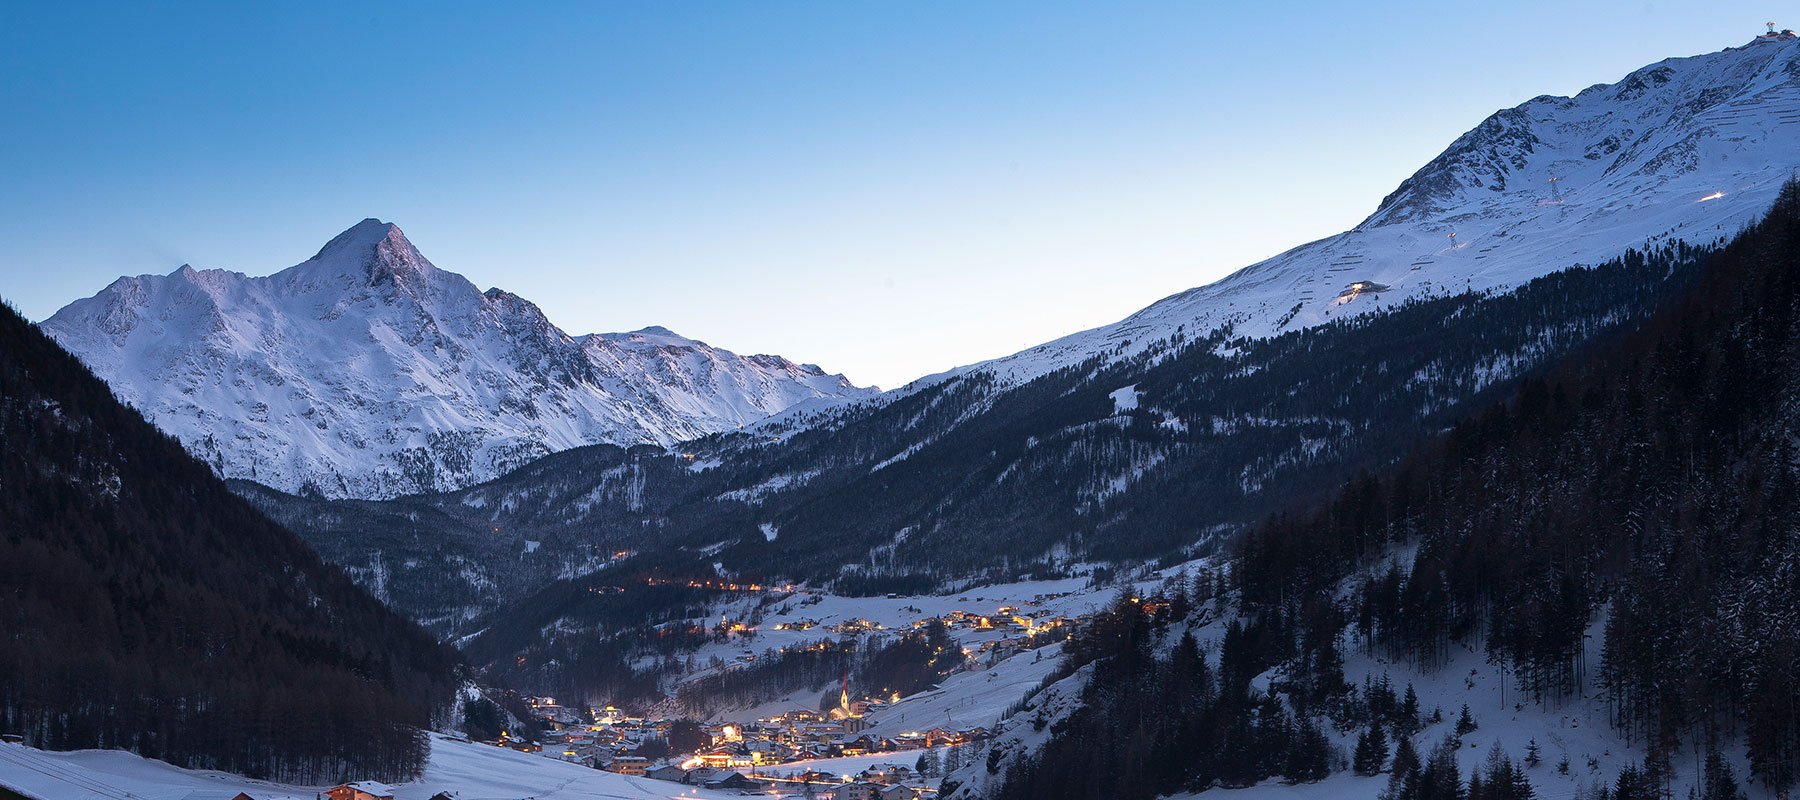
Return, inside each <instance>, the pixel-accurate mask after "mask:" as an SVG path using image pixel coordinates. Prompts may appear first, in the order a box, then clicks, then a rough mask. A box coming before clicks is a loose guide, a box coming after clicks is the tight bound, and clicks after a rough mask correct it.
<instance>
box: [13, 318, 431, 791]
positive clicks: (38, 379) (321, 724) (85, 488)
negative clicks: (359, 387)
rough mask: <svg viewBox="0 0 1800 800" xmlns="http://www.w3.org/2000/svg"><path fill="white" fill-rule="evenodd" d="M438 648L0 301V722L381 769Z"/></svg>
mask: <svg viewBox="0 0 1800 800" xmlns="http://www.w3.org/2000/svg"><path fill="white" fill-rule="evenodd" d="M458 664H459V659H458V657H457V656H456V654H455V653H454V652H453V651H451V650H449V649H448V648H446V647H444V646H442V645H439V644H437V643H436V642H435V641H433V639H432V638H431V637H430V636H429V635H428V634H427V633H425V631H423V630H422V629H420V628H419V627H417V626H416V625H415V624H413V623H411V622H409V621H407V620H406V619H404V618H402V617H400V616H398V615H397V614H395V613H393V612H391V611H389V610H388V609H387V608H385V607H384V606H382V605H381V603H379V602H378V601H376V600H375V599H374V598H373V597H371V596H370V595H369V594H368V593H367V592H366V591H364V590H362V589H361V588H359V587H357V586H356V585H355V584H354V583H352V582H351V580H350V579H349V578H348V577H347V576H346V575H344V573H343V572H341V571H340V570H338V569H337V568H336V567H332V566H329V565H327V564H325V563H324V562H323V561H321V560H320V559H319V557H318V556H317V555H316V554H315V553H314V552H313V551H312V549H311V548H309V547H308V546H307V544H306V543H305V542H304V541H302V540H301V539H300V538H299V537H297V536H295V535H294V534H293V533H291V532H290V531H288V530H286V529H283V528H282V527H280V526H279V525H277V524H275V523H274V522H271V521H270V520H269V519H268V518H266V517H264V516H263V515H262V514H260V513H258V512H257V511H256V510H255V509H254V508H253V507H252V506H250V504H249V503H247V502H245V501H243V500H242V499H240V498H239V497H237V496H236V495H234V494H232V493H231V491H230V490H229V489H228V488H227V487H226V486H225V485H224V484H223V483H222V482H221V481H219V480H218V479H217V478H216V477H214V475H213V473H212V471H211V470H210V469H209V468H208V467H207V466H206V465H205V464H203V463H201V462H199V461H197V460H195V459H194V458H193V457H192V456H190V455H188V453H187V452H186V451H184V450H183V449H182V447H181V445H180V444H179V443H178V442H177V441H175V440H174V439H173V438H170V437H169V436H166V435H164V434H162V433H160V432H158V431H157V430H156V429H155V428H154V427H152V426H151V425H150V424H149V423H148V422H146V421H145V420H144V419H143V417H142V416H140V415H139V414H138V413H137V412H136V411H133V410H131V409H130V408H127V407H126V406H125V405H123V404H121V403H120V402H119V401H118V400H117V399H115V398H114V396H113V394H112V392H111V391H110V390H108V388H107V386H106V385H105V384H104V383H102V382H101V381H100V380H99V379H98V378H96V377H94V376H93V374H92V373H90V372H88V370H87V369H86V368H85V367H83V366H82V364H81V362H80V361H79V360H77V359H76V358H75V357H74V356H72V355H70V354H69V353H67V352H66V351H64V350H63V349H62V348H60V347H58V346H57V345H56V343H55V342H53V341H52V340H51V339H50V338H49V337H48V336H46V335H44V334H43V333H42V332H41V331H39V330H38V329H37V328H36V326H33V325H32V324H31V323H29V322H27V321H25V320H24V319H23V318H21V317H20V316H19V315H18V314H17V313H16V312H14V311H13V310H12V309H11V308H10V307H8V308H5V309H3V310H0V731H4V732H8V733H15V732H16V733H19V734H22V735H23V736H24V737H25V740H26V742H27V743H28V744H31V745H33V746H37V747H42V748H46V749H55V750H66V749H81V748H115V749H125V750H132V751H134V752H137V753H140V754H142V755H145V756H149V757H153V758H159V759H162V760H165V761H168V762H170V763H172V764H176V765H179V766H186V767H195V768H208V769H221V770H227V771H232V772H238V773H241V774H244V775H248V776H252V777H262V778H271V779H276V780H281V781H287V782H300V783H321V782H326V781H333V780H339V779H343V778H370V777H373V778H382V779H400V778H404V777H407V776H411V775H415V774H417V772H418V771H419V769H420V768H421V767H422V766H423V764H424V760H425V757H426V754H427V748H426V743H425V740H424V736H423V734H422V733H421V729H422V728H426V727H429V726H430V725H431V723H432V722H433V718H434V716H439V715H442V714H445V713H446V712H447V710H448V707H449V704H450V702H451V695H452V690H453V689H454V687H455V686H456V684H457V678H456V673H457V671H458V669H459V666H458Z"/></svg>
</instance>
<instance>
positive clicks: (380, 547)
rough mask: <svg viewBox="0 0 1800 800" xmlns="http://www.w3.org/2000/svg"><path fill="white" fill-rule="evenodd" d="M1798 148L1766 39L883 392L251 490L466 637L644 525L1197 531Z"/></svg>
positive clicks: (1335, 459) (1670, 290) (1319, 472)
mask: <svg viewBox="0 0 1800 800" xmlns="http://www.w3.org/2000/svg"><path fill="white" fill-rule="evenodd" d="M1797 163H1800V43H1796V42H1795V41H1793V40H1791V39H1782V40H1773V41H1762V40H1758V41H1755V42H1752V43H1750V44H1748V45H1745V46H1742V47H1736V48H1729V49H1726V50H1723V51H1720V52H1717V53H1711V54H1706V55H1701V56H1694V57H1690V58H1680V59H1670V60H1666V61H1662V62H1659V63H1657V64H1653V65H1650V66H1647V67H1644V68H1642V69H1639V70H1637V71H1635V72H1633V73H1631V74H1630V75H1628V76H1626V77H1625V78H1624V79H1623V80H1621V81H1620V82H1618V83H1616V84H1612V85H1602V86H1595V87H1592V88H1589V89H1587V90H1585V91H1583V92H1581V93H1579V94H1578V95H1577V96H1575V97H1569V98H1555V97H1542V98H1538V99H1535V100H1532V101H1530V102H1528V103H1525V104H1523V105H1521V106H1519V107H1517V108H1514V109H1509V110H1506V111H1502V112H1499V113H1497V114H1495V115H1493V116H1492V117H1490V118H1489V119H1487V120H1486V121H1483V122H1482V123H1481V124H1480V125H1478V126H1476V127H1475V129H1473V130H1471V131H1470V132H1469V133H1467V134H1465V135H1463V136H1462V137H1459V138H1458V139H1457V140H1456V141H1455V142H1454V143H1452V144H1451V145H1450V147H1449V148H1448V149H1447V150H1445V151H1444V153H1443V154H1441V155H1439V156H1438V157H1437V158H1435V159H1432V160H1431V161H1430V163H1428V164H1426V165H1425V166H1424V167H1423V168H1421V169H1420V170H1419V171H1418V172H1417V173H1416V174H1414V175H1413V176H1412V177H1410V178H1408V179H1407V180H1406V181H1404V182H1403V183H1402V184H1401V185H1400V187H1399V188H1398V189H1397V190H1396V191H1395V192H1393V193H1392V194H1390V195H1389V196H1388V197H1387V198H1386V199H1384V200H1383V201H1382V202H1381V203H1380V204H1379V206H1378V208H1377V210H1376V211H1375V213H1373V214H1372V215H1371V216H1370V217H1369V218H1368V219H1367V220H1365V221H1364V222H1363V223H1362V224H1361V225H1359V226H1357V227H1356V228H1355V229H1353V230H1351V231H1348V232H1345V233H1342V234H1339V235H1337V236H1333V237H1330V238H1327V239H1323V240H1320V241H1318V242H1314V243H1311V244H1307V245H1303V246H1301V247H1298V248H1295V249H1294V250H1292V251H1289V252H1287V253H1284V254H1282V255H1279V256H1277V257H1275V258H1273V259H1270V260H1268V261H1265V262H1263V263H1260V264H1257V265H1253V266H1251V267H1248V268H1246V269H1244V270H1242V271H1240V272H1238V273H1235V274H1233V275H1232V276H1230V277H1227V278H1225V279H1224V280H1222V281H1219V282H1217V283H1215V284H1212V285H1209V286H1205V287H1201V288H1198V289H1194V290H1190V291H1188V292H1184V293H1182V294H1179V295H1176V296H1173V297H1170V298H1167V299H1165V300H1163V301H1161V302H1159V303H1156V304H1154V305H1152V306H1150V307H1149V308H1146V309H1145V310H1143V311H1141V312H1139V313H1137V314H1135V315H1133V316H1131V317H1130V318H1127V319H1126V320H1123V321H1121V322H1119V323H1117V324H1114V325H1110V326H1106V327H1103V328H1099V329H1095V330H1092V331H1087V332H1083V333H1077V334H1074V335H1071V336H1068V337H1065V338H1063V339H1060V340H1057V341H1055V342H1050V343H1047V344H1045V345H1043V346H1040V347H1037V348H1032V349H1030V350H1027V351H1025V352H1021V353H1018V354H1016V355H1013V356H1009V357H1006V358H1001V359H998V360H995V361H990V362H984V363H981V364H974V365H970V366H967V367H963V368H959V369H957V370H952V371H950V372H947V373H943V374H940V375H935V376H930V377H928V378H925V379H921V380H919V381H915V382H913V383H911V384H909V385H907V386H903V387H900V388H898V389H894V390H891V391H889V392H886V393H884V394H882V395H881V396H880V397H878V398H875V399H873V400H869V401H865V402H858V403H849V404H842V405H839V406H836V407H831V408H823V409H820V408H812V407H808V406H801V407H799V408H797V409H795V410H792V411H789V412H786V413H783V414H780V415H777V416H775V417H771V418H769V419H767V420H763V421H761V422H758V423H756V424H754V425H752V426H749V427H748V428H747V429H745V430H743V431H741V432H730V433H722V434H716V435H712V436H708V437H704V438H700V439H696V440H691V441H688V442H684V443H682V444H681V446H680V447H678V448H675V449H673V450H671V451H648V450H644V451H626V450H623V449H620V448H606V447H595V448H580V449H577V450H574V451H570V452H567V453H561V454H557V455H556V456H553V457H548V458H545V459H543V460H540V461H538V462H536V463H534V464H532V465H531V466H530V467H529V468H526V469H521V470H517V471H515V472H513V473H510V474H508V475H507V476H505V477H504V478H502V479H499V480H496V481H494V482H491V483H488V484H483V485H481V486H476V487H471V488H468V489H465V490H462V491H459V492H454V493H446V494H441V495H433V496H428V497H420V498H408V499H406V500H404V501H395V502H387V503H348V502H345V503H321V502H316V501H309V500H304V499H298V498H283V497H279V496H276V495H274V494H273V493H268V492H266V491H259V490H256V489H254V488H253V487H248V486H243V485H240V487H239V489H240V491H241V492H243V493H245V494H246V495H247V496H250V497H251V498H252V499H253V500H255V501H256V502H258V503H259V504H260V505H261V506H262V507H263V508H264V509H265V510H267V511H269V512H271V513H272V514H274V515H276V516H277V518H278V519H281V520H282V521H284V522H286V523H287V524H289V525H290V526H292V527H294V528H295V529H296V530H299V531H301V532H302V533H303V535H306V536H308V538H309V539H310V540H311V541H313V542H314V543H315V544H316V545H318V546H319V547H320V548H321V551H322V552H324V553H326V555H327V557H328V558H330V559H332V560H333V561H336V562H338V563H340V564H343V565H345V566H346V567H347V568H349V569H351V570H352V573H353V574H354V575H356V576H357V577H358V578H359V579H360V580H362V581H364V582H365V585H370V586H371V587H375V588H376V589H377V592H378V594H381V593H383V592H385V594H382V596H384V597H387V598H389V599H391V600H393V601H394V602H396V603H397V605H399V606H400V607H402V608H406V609H408V610H409V612H410V613H413V614H414V615H415V617H416V618H419V619H422V620H426V621H428V622H429V623H430V624H432V625H433V626H434V627H437V628H438V629H439V630H442V631H455V632H457V633H468V632H470V631H471V630H473V629H475V628H478V627H480V626H481V625H482V624H483V623H482V622H481V619H482V617H483V615H485V614H487V613H488V612H490V611H491V610H492V609H493V608H494V607H495V606H496V605H497V604H500V603H501V602H503V598H502V597H500V596H499V593H500V591H501V590H500V589H498V588H497V587H499V586H517V585H534V584H535V583H541V582H542V581H544V580H547V579H555V578H575V577H577V576H580V575H582V574H583V573H585V572H588V571H590V570H593V569H595V568H597V567H600V566H602V565H604V564H607V563H609V560H610V559H611V558H612V557H613V554H614V553H615V552H618V551H620V550H630V549H639V550H649V549H659V550H662V551H663V552H664V553H665V554H667V553H669V552H670V551H679V552H681V553H685V555H680V556H679V557H681V558H685V559H689V560H691V561H693V562H694V563H696V564H697V565H699V566H701V567H703V568H705V569H707V570H714V569H723V570H726V571H738V572H740V573H743V574H751V575H761V576H771V577H772V576H786V577H791V578H795V579H800V580H806V581H809V582H813V583H814V584H815V585H818V584H826V583H830V584H833V585H835V587H836V588H837V589H838V590H840V591H846V592H873V591H880V592H885V591H917V590H921V589H924V588H929V587H943V586H950V585H960V584H961V583H966V582H970V581H979V580H989V579H1000V578H1011V577H1018V576H1021V575H1030V574H1036V575H1046V574H1057V573H1058V571H1059V570H1062V569H1065V568H1067V567H1068V566H1069V565H1072V564H1078V563H1094V562H1109V561H1117V562H1129V561H1131V560H1133V559H1145V558H1157V557H1164V556H1170V555H1173V554H1178V553H1180V552H1182V551H1186V552H1188V553H1193V552H1197V551H1199V550H1200V549H1202V548H1205V547H1207V546H1210V545H1212V544H1216V543H1218V542H1220V541H1222V540H1223V539H1224V538H1225V537H1226V536H1227V535H1229V534H1230V533H1233V532H1235V531H1237V530H1239V529H1241V528H1242V527H1243V526H1244V525H1246V524H1248V523H1251V522H1254V521H1255V520H1257V519H1260V518H1262V517H1263V516H1265V515H1267V514H1268V513H1271V512H1273V511H1277V510H1280V509H1282V508H1286V507H1289V506H1291V505H1293V504H1294V503H1296V502H1299V501H1301V500H1302V499H1304V498H1306V497H1309V496H1317V495H1319V494H1322V493H1324V492H1327V491H1329V490H1330V489H1331V488H1332V487H1335V486H1336V485H1337V484H1338V483H1339V482H1340V481H1342V480H1343V479H1344V478H1345V477H1346V476H1347V475H1349V474H1351V473H1352V472H1353V471H1354V470H1356V469H1358V468H1361V467H1373V466H1379V465H1381V464H1383V463H1386V462H1388V461H1391V460H1392V459H1393V458H1397V457H1398V456H1399V455H1401V454H1402V453H1404V452H1405V451H1406V449H1407V447H1408V446H1409V445H1410V444H1411V443H1412V442H1413V441H1415V440H1416V439H1417V438H1419V437H1422V436H1427V435H1430V434H1432V433H1435V432H1437V431H1439V430H1441V429H1442V428H1443V427H1444V426H1446V425H1448V424H1452V423H1453V422H1454V421H1455V420H1456V419H1458V418H1460V415H1461V414H1463V413H1466V411H1467V410H1468V409H1469V408H1470V407H1471V406H1470V404H1471V403H1478V402H1483V401H1485V400H1486V399H1489V398H1491V397H1493V396H1494V395H1495V393H1497V392H1499V393H1503V392H1505V391H1507V390H1508V388H1509V386H1510V384H1511V382H1512V381H1514V380H1516V379H1517V378H1518V377H1520V376H1522V375H1525V374H1528V373H1529V372H1530V371H1532V370H1533V369H1536V368H1538V367H1540V366H1541V365H1543V364H1545V363H1548V362H1550V361H1553V360H1555V359H1557V358H1561V357H1563V356H1565V355H1567V354H1568V353H1570V352H1571V351H1573V350H1574V349H1576V348H1579V347H1583V346H1585V345H1587V344H1588V343H1589V342H1591V341H1593V340H1594V339H1595V337H1598V336H1604V335H1607V334H1608V333H1610V332H1615V331H1617V330H1620V329H1624V328H1629V327H1630V326H1631V325H1633V324H1635V323H1636V322H1637V321H1639V320H1641V319H1643V318H1644V317H1645V316H1646V315H1647V314H1649V313H1651V312H1653V311H1654V310H1655V308H1656V307H1657V305H1658V304H1659V303H1661V302H1664V300H1665V299H1666V298H1667V297H1669V296H1671V295H1672V294H1674V293H1675V292H1677V291H1679V290H1680V289H1681V288H1682V286H1683V285H1685V282H1687V281H1689V280H1691V279H1692V277H1693V271H1694V270H1693V268H1694V267H1695V265H1696V264H1697V263H1698V262H1699V260H1700V259H1701V258H1702V257H1703V256H1704V254H1705V253H1706V252H1707V251H1708V250H1710V249H1711V248H1713V247H1716V246H1718V245H1719V244H1720V243H1722V242H1724V241H1726V240H1729V239H1730V238H1732V237H1733V236H1735V235H1736V234H1737V233H1738V231H1739V230H1741V229H1742V228H1743V227H1744V226H1745V225H1747V224H1749V223H1750V222H1752V221H1754V220H1756V219H1758V218H1760V217H1761V215H1763V214H1764V213H1765V212H1766V211H1767V210H1768V208H1769V205H1770V204H1771V203H1772V202H1773V201H1774V199H1775V197H1776V196H1777V194H1778V193H1779V190H1780V188H1781V186H1782V184H1783V183H1784V182H1785V181H1786V179H1787V178H1788V176H1789V175H1790V173H1791V172H1792V170H1793V168H1794V166H1795V165H1796V164H1797ZM1552 177H1554V178H1556V179H1557V180H1555V181H1554V182H1553V181H1551V180H1550V179H1551V178H1552ZM1451 234H1455V236H1452V235H1451ZM567 588H568V590H569V592H570V594H571V597H572V598H573V599H571V603H573V602H575V601H576V600H578V599H579V598H574V595H575V594H576V593H577V592H579V590H580V584H579V582H572V583H571V584H570V586H569V587H567ZM542 607H558V608H560V606H555V604H553V603H545V604H544V605H543V606H542ZM515 622H517V621H513V622H507V623H501V624H498V625H496V626H495V629H502V628H507V627H508V626H512V627H515V628H516V627H518V625H515V624H514V623H515ZM555 622H556V620H555V619H533V620H531V621H530V627H529V628H521V629H527V630H534V631H535V630H540V629H542V630H548V629H550V628H552V627H554V623H555ZM521 624H522V623H521ZM498 649H504V648H498Z"/></svg>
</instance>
